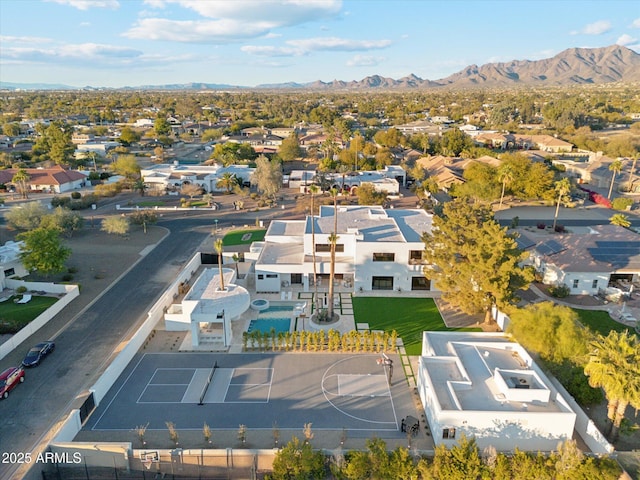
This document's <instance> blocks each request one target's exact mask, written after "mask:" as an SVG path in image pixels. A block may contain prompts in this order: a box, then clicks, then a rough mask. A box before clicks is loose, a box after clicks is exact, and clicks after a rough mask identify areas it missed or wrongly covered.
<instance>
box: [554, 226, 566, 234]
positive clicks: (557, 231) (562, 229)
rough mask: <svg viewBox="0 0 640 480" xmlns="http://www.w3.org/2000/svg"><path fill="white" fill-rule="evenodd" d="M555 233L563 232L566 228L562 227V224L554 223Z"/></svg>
mask: <svg viewBox="0 0 640 480" xmlns="http://www.w3.org/2000/svg"><path fill="white" fill-rule="evenodd" d="M555 231H556V233H565V232H566V231H567V230H566V229H565V228H564V225H560V224H558V225H556V228H555Z"/></svg>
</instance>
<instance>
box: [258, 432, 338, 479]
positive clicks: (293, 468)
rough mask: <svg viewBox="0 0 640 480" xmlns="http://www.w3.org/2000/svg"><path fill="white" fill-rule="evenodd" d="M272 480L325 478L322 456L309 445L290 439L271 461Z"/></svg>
mask: <svg viewBox="0 0 640 480" xmlns="http://www.w3.org/2000/svg"><path fill="white" fill-rule="evenodd" d="M272 468H273V472H272V473H271V474H270V475H269V476H268V478H271V479H272V480H307V479H316V478H325V476H326V472H325V466H324V455H323V453H322V452H319V451H318V452H314V450H313V448H311V445H310V444H309V443H303V442H300V440H299V439H298V438H297V437H295V436H294V437H292V438H291V441H289V442H288V443H287V444H286V445H285V446H284V447H283V448H282V449H281V450H279V451H278V452H277V453H276V455H275V458H274V459H273V467H272Z"/></svg>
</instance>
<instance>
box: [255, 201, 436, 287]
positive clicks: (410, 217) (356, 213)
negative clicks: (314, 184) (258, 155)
mask: <svg viewBox="0 0 640 480" xmlns="http://www.w3.org/2000/svg"><path fill="white" fill-rule="evenodd" d="M336 213H337V235H338V240H337V243H336V262H335V281H336V282H340V283H341V284H342V285H343V286H344V287H347V288H353V289H354V290H355V291H371V290H396V291H401V290H406V291H409V290H431V285H430V282H429V281H428V280H427V279H426V278H425V276H424V275H423V273H422V269H423V267H424V261H423V260H422V252H423V250H424V243H423V242H422V234H423V233H424V232H431V220H432V217H431V215H429V214H428V213H426V212H425V211H424V210H419V209H415V210H414V209H411V210H401V209H384V208H382V207H380V206H338V209H337V212H335V211H334V208H333V206H322V207H320V211H319V215H317V216H315V215H314V216H308V217H307V218H306V220H299V221H298V220H295V221H279V220H274V221H272V222H271V224H270V225H269V228H268V230H267V233H266V235H265V239H264V242H260V243H255V244H253V245H252V248H251V250H252V252H253V253H254V254H255V255H256V256H257V259H256V262H255V286H256V291H257V292H280V290H281V288H283V287H289V286H290V285H292V286H293V285H296V284H297V285H299V286H301V287H302V289H303V290H305V291H308V290H309V289H310V287H311V286H312V285H313V251H314V250H315V255H316V265H317V266H316V268H317V273H318V281H319V282H320V285H324V286H325V287H326V286H328V282H329V273H330V265H331V260H330V251H331V248H330V242H329V237H330V235H331V234H332V233H333V231H334V220H335V215H336ZM312 229H313V231H314V233H315V245H314V244H313V241H312Z"/></svg>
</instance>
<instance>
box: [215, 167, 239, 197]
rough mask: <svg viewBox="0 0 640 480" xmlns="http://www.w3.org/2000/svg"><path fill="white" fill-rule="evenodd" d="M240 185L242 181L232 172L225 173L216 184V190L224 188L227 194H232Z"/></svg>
mask: <svg viewBox="0 0 640 480" xmlns="http://www.w3.org/2000/svg"><path fill="white" fill-rule="evenodd" d="M239 184H240V179H239V178H238V177H237V176H236V175H235V174H234V173H231V172H224V173H223V174H222V175H221V176H220V178H219V179H218V181H217V182H216V188H223V189H225V190H226V191H227V193H231V192H232V191H233V189H234V187H235V186H236V185H239Z"/></svg>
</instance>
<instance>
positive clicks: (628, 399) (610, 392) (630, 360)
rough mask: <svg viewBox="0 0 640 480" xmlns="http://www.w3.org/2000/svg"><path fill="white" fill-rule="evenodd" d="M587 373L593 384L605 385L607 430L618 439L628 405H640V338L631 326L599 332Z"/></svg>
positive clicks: (592, 344)
mask: <svg viewBox="0 0 640 480" xmlns="http://www.w3.org/2000/svg"><path fill="white" fill-rule="evenodd" d="M590 346H591V353H590V358H589V361H588V363H587V365H586V366H585V367H584V373H585V375H587V376H588V377H589V384H590V385H591V386H592V387H596V388H597V387H602V389H603V390H604V393H605V396H606V397H607V418H608V420H609V424H608V425H607V429H606V431H605V434H606V435H607V436H608V438H609V439H610V440H611V441H616V440H617V439H618V435H619V431H620V425H621V424H622V420H623V419H624V414H625V411H626V410H627V406H629V405H631V406H632V407H634V408H635V409H636V410H637V409H639V408H640V342H638V337H637V336H636V335H634V334H633V333H630V332H629V331H628V330H625V331H623V332H616V331H614V330H612V331H610V332H609V334H608V335H607V336H606V337H604V336H602V335H597V336H596V338H595V339H594V340H593V341H592V342H591V344H590Z"/></svg>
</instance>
